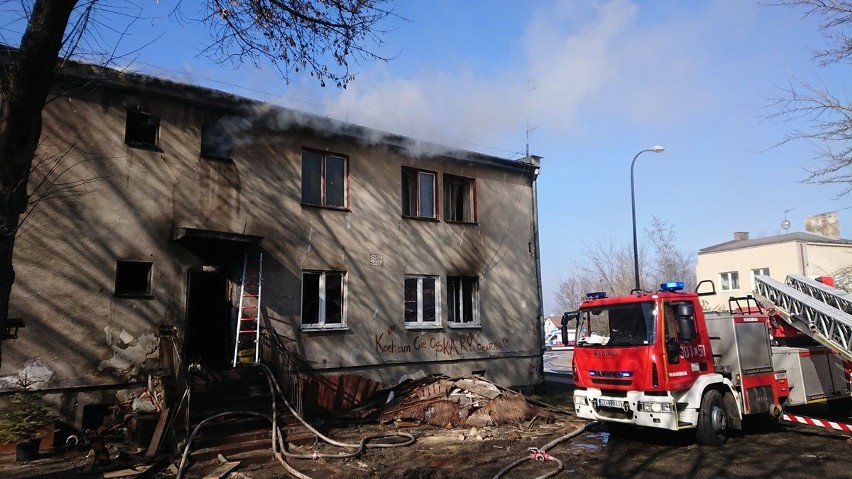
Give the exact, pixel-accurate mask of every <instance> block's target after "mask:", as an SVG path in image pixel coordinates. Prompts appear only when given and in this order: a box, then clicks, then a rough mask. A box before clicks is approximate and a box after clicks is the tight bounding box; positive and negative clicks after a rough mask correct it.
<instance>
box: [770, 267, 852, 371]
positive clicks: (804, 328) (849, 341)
mask: <svg viewBox="0 0 852 479" xmlns="http://www.w3.org/2000/svg"><path fill="white" fill-rule="evenodd" d="M754 280H755V296H757V297H758V298H759V299H761V300H763V301H765V302H767V303H770V304H772V305H773V306H774V307H775V308H776V309H778V310H779V312H780V313H782V314H781V316H782V317H783V318H784V319H786V320H787V322H789V323H790V324H791V325H792V326H794V327H795V328H796V329H798V330H800V331H801V332H803V333H805V334H806V335H808V336H810V337H811V338H813V339H814V340H815V341H817V342H819V343H820V344H822V345H824V346H826V347H828V348H829V349H831V350H833V351H835V352H836V353H838V354H840V355H841V356H842V357H843V358H844V359H846V360H849V361H852V315H850V314H849V313H847V312H846V311H852V296H850V295H849V294H848V293H845V292H843V291H839V290H836V289H834V288H831V287H829V286H826V285H824V284H822V283H819V282H817V281H814V280H812V279H810V278H807V277H805V276H801V275H789V276H787V281H786V284H784V283H782V282H780V281H778V280H775V279H772V278H770V277H769V276H755V277H754Z"/></svg>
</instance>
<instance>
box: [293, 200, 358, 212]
mask: <svg viewBox="0 0 852 479" xmlns="http://www.w3.org/2000/svg"><path fill="white" fill-rule="evenodd" d="M302 206H304V207H308V208H319V209H321V210H332V211H344V212H349V211H352V210H350V209H349V208H347V207H345V206H326V205H315V204H313V203H304V202H303V203H302Z"/></svg>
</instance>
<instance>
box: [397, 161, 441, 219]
mask: <svg viewBox="0 0 852 479" xmlns="http://www.w3.org/2000/svg"><path fill="white" fill-rule="evenodd" d="M436 188H437V175H436V174H435V173H433V172H431V171H422V170H415V169H412V168H403V169H402V216H407V217H410V218H429V219H436V218H437V217H438V215H437V208H436V206H435V197H436V195H435V190H436Z"/></svg>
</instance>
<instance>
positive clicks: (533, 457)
mask: <svg viewBox="0 0 852 479" xmlns="http://www.w3.org/2000/svg"><path fill="white" fill-rule="evenodd" d="M597 424H598V422H597V421H592V422H589V423H586V424H584V425H583V426H581V427H579V428H577V429H575V430H574V431H571V432H569V433H568V434H566V435H564V436H561V437H557V438H556V439H554V440H552V441H550V442H548V443H547V444H545V445H544V446H542V447H538V448H535V447H532V448H530V450H529V451H530V453H529V454H528V455H526V456H524V457H522V458H520V459H518V460H516V461H515V462H513V463H511V464H509V465H508V466H506V467H504V468H503V469H501V470H500V472H498V473H497V474H496V475H495V476H494V479H500V478H501V477H504V476H505V475H506V474H507V473H508V472H509V471H511V470H512V469H514V468H516V467H518V466H520V465H521V464H523V463H525V462H527V461H537V462H541V463H544V462H555V463H556V464H557V466H559V467H558V469H555V470H553V471H551V472H548V473H546V474H544V475H541V476H538V477H536V478H535V479H548V478H550V477H554V476H556V475H557V474H559V473H561V472H562V468H563V464H562V461H560V460H559V459H557V458H555V457H553V456H551V455H550V454H548V453H547V451H549V450H550V449H552V448H553V447H554V446H556V445H557V444H560V443H562V442H565V441H567V440H569V439H572V438H575V437H577V436H579V435H580V434H583V433H584V432H586V431H588V430H589V428H590V427H592V426H594V425H597Z"/></svg>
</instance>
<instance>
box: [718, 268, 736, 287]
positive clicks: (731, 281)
mask: <svg viewBox="0 0 852 479" xmlns="http://www.w3.org/2000/svg"><path fill="white" fill-rule="evenodd" d="M719 285H720V286H721V289H722V291H733V290H737V289H740V273H738V272H736V271H728V272H727V273H721V274H719Z"/></svg>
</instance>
